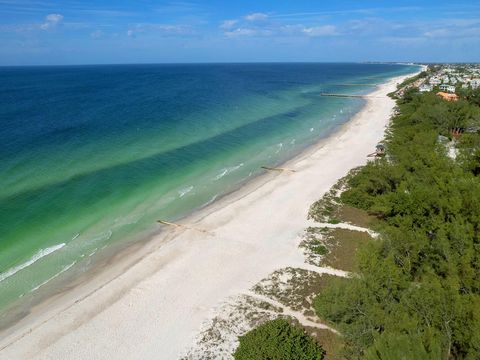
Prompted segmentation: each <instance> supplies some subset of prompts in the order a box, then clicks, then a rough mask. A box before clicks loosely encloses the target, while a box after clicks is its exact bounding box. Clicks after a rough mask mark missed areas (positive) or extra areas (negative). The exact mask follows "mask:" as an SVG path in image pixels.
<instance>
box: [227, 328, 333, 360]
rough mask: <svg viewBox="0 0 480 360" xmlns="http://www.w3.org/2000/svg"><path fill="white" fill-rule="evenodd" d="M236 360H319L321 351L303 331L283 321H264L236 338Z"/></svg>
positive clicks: (321, 354) (321, 357) (322, 355)
mask: <svg viewBox="0 0 480 360" xmlns="http://www.w3.org/2000/svg"><path fill="white" fill-rule="evenodd" d="M239 340H240V345H239V346H238V348H237V350H236V351H235V353H234V354H233V356H234V358H235V359H236V360H252V359H255V360H262V359H263V360H267V359H268V360H321V359H323V357H324V351H323V349H322V348H321V346H320V345H318V343H317V342H316V341H315V340H314V339H313V338H312V337H311V336H310V335H308V334H306V333H305V331H304V330H303V329H302V328H300V327H298V326H296V325H293V324H291V323H290V322H289V321H288V320H285V319H276V320H272V321H268V322H266V323H264V324H263V325H260V326H258V327H256V328H255V329H253V330H251V331H249V332H248V333H246V334H245V335H243V336H240V338H239Z"/></svg>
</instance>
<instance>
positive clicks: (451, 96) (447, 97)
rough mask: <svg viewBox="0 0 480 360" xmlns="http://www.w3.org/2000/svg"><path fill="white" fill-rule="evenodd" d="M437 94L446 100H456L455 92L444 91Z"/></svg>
mask: <svg viewBox="0 0 480 360" xmlns="http://www.w3.org/2000/svg"><path fill="white" fill-rule="evenodd" d="M437 96H439V97H441V98H442V99H443V100H447V101H457V100H458V96H457V95H456V94H449V93H446V92H438V93H437Z"/></svg>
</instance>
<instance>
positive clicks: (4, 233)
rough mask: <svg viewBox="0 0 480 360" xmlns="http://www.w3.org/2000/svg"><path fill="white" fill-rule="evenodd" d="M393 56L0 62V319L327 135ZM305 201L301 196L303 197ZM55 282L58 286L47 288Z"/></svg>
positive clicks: (402, 70) (395, 70)
mask: <svg viewBox="0 0 480 360" xmlns="http://www.w3.org/2000/svg"><path fill="white" fill-rule="evenodd" d="M417 69H418V67H417V66H413V65H412V66H410V65H396V64H326V63H319V64H315V63H298V64H294V63H291V64H281V63H275V64H182V65H180V64H177V65H174V64H171V65H169V64H162V65H101V66H52V67H2V68H0V125H1V127H0V144H1V147H0V175H1V176H0V326H1V322H2V319H3V320H4V319H6V318H8V313H9V311H11V309H12V307H13V306H15V304H17V303H19V302H21V301H24V302H26V303H31V301H32V299H34V298H35V296H37V294H39V291H41V290H42V289H44V290H45V291H46V290H48V287H49V286H50V287H55V286H58V284H61V283H62V282H61V280H62V278H64V277H66V276H68V274H70V275H71V274H74V273H75V274H76V276H78V275H79V274H82V273H85V272H87V271H88V270H89V269H91V267H92V266H93V264H94V263H95V261H94V259H95V257H97V256H101V254H106V253H108V251H109V250H110V249H112V248H120V247H121V246H122V245H125V244H131V243H134V242H136V241H141V240H144V239H145V238H147V237H149V236H151V235H152V234H154V233H156V232H158V231H160V230H161V226H160V225H159V224H158V223H157V222H156V220H158V219H164V220H168V221H175V220H177V219H179V218H181V217H183V216H186V215H188V214H189V213H191V212H193V211H195V210H197V209H200V208H202V207H205V206H207V205H208V204H210V203H212V202H213V201H215V200H216V199H218V198H219V197H221V196H222V195H224V194H227V193H229V192H231V191H234V190H235V189H237V188H239V187H240V186H241V185H242V184H244V183H245V182H246V181H248V180H249V179H252V178H254V177H256V176H258V175H260V174H262V173H264V171H265V170H262V169H261V166H276V165H278V164H281V163H282V162H285V161H286V160H288V159H290V158H292V157H294V156H295V155H297V154H299V153H300V152H301V151H303V150H304V149H306V148H307V147H308V146H310V145H312V144H314V143H316V142H318V141H319V139H321V138H324V137H326V136H328V135H329V134H330V133H332V132H333V131H335V130H336V129H337V128H338V127H339V126H340V125H342V124H343V123H345V122H346V121H348V120H349V119H350V118H351V117H352V115H354V114H355V113H356V112H358V111H359V110H360V109H361V107H362V105H363V103H364V100H362V99H361V98H341V97H322V96H321V93H323V92H330V93H343V94H365V93H368V92H370V91H372V90H373V88H374V86H375V85H376V84H379V83H382V82H384V81H386V80H387V79H388V78H391V77H393V76H399V75H405V74H409V73H413V72H415V71H417ZM313 200H314V199H312V201H313ZM57 290H58V289H57Z"/></svg>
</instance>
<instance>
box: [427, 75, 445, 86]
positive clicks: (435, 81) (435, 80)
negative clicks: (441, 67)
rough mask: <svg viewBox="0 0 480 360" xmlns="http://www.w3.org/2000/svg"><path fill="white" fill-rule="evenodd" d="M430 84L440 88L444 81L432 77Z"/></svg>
mask: <svg viewBox="0 0 480 360" xmlns="http://www.w3.org/2000/svg"><path fill="white" fill-rule="evenodd" d="M429 83H430V84H431V85H433V86H438V85H440V84H441V83H442V80H440V79H438V78H435V77H432V78H431V79H430V80H429Z"/></svg>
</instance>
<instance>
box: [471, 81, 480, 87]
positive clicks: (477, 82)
mask: <svg viewBox="0 0 480 360" xmlns="http://www.w3.org/2000/svg"><path fill="white" fill-rule="evenodd" d="M470 86H471V87H472V89H477V88H479V87H480V79H472V81H470Z"/></svg>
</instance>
